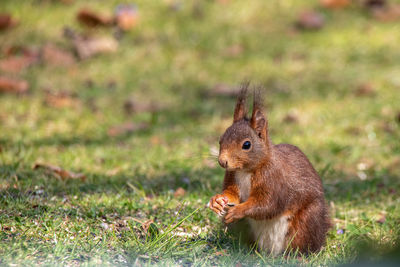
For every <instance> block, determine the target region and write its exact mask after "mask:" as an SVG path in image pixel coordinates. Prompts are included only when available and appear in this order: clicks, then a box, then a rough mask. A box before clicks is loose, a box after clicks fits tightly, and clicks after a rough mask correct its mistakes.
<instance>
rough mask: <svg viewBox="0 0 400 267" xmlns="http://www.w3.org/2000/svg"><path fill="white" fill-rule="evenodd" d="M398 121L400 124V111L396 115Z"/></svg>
mask: <svg viewBox="0 0 400 267" xmlns="http://www.w3.org/2000/svg"><path fill="white" fill-rule="evenodd" d="M396 121H397V123H400V111H399V112H397V114H396Z"/></svg>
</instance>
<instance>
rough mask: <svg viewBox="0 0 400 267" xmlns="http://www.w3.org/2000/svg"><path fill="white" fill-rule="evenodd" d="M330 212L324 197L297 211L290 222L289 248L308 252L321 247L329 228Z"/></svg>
mask: <svg viewBox="0 0 400 267" xmlns="http://www.w3.org/2000/svg"><path fill="white" fill-rule="evenodd" d="M327 218H328V212H327V207H326V204H325V201H324V200H323V199H320V200H316V201H314V202H311V203H310V204H308V205H307V206H306V207H304V208H302V209H300V210H298V211H297V213H296V214H295V215H294V216H293V217H292V218H291V220H290V223H289V231H288V235H287V242H288V245H289V249H292V250H298V251H299V252H301V253H304V254H308V253H310V252H316V251H318V250H320V249H321V247H322V246H323V245H324V244H325V241H326V232H327V231H328V228H329V221H328V219H327Z"/></svg>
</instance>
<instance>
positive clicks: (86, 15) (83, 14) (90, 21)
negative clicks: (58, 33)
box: [76, 8, 114, 27]
mask: <svg viewBox="0 0 400 267" xmlns="http://www.w3.org/2000/svg"><path fill="white" fill-rule="evenodd" d="M76 18H77V20H78V21H79V22H80V23H81V24H83V25H85V26H89V27H97V26H111V25H112V24H113V22H114V19H113V17H112V16H109V15H105V14H99V13H97V12H95V11H93V10H90V9H88V8H83V9H81V10H79V12H78V14H77V16H76Z"/></svg>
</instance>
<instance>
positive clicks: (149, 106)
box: [124, 98, 164, 114]
mask: <svg viewBox="0 0 400 267" xmlns="http://www.w3.org/2000/svg"><path fill="white" fill-rule="evenodd" d="M163 108H164V107H163V106H162V105H160V104H159V103H156V102H152V101H139V100H137V99H133V98H132V99H128V100H126V101H125V103H124V110H125V113H126V114H133V113H140V112H158V111H161V110H162V109H163Z"/></svg>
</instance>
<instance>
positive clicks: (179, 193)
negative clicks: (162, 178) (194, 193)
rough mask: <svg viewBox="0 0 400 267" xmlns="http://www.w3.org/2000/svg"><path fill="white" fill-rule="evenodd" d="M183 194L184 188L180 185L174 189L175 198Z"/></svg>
mask: <svg viewBox="0 0 400 267" xmlns="http://www.w3.org/2000/svg"><path fill="white" fill-rule="evenodd" d="M185 194H186V190H185V189H183V188H182V187H179V188H178V189H176V190H175V192H174V197H175V198H178V197H183V196H184V195H185Z"/></svg>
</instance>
